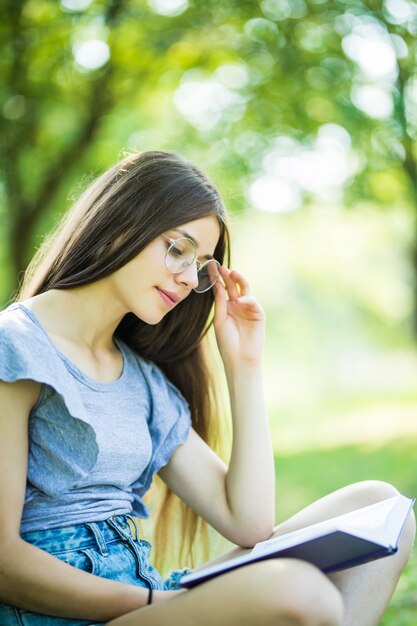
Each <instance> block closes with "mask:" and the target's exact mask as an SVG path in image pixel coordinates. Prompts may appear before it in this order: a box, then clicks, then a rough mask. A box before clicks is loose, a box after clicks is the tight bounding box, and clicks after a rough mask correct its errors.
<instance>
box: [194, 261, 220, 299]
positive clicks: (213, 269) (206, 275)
mask: <svg viewBox="0 0 417 626" xmlns="http://www.w3.org/2000/svg"><path fill="white" fill-rule="evenodd" d="M219 267H220V264H219V263H218V262H217V261H216V260H215V259H213V260H212V261H206V263H204V264H203V265H202V266H201V267H200V269H199V270H198V272H197V277H198V285H197V287H195V289H194V291H196V292H197V293H203V292H204V291H208V290H209V289H210V288H211V287H213V285H214V283H216V282H217V281H218V280H219V278H220V274H219Z"/></svg>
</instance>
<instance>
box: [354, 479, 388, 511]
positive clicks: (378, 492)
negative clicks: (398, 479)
mask: <svg viewBox="0 0 417 626" xmlns="http://www.w3.org/2000/svg"><path fill="white" fill-rule="evenodd" d="M347 489H350V490H351V493H352V495H353V496H354V498H355V506H356V508H359V507H361V506H367V505H368V504H374V503H375V502H380V501H381V500H386V499H387V498H392V497H393V496H398V495H399V491H398V490H397V489H396V488H395V487H394V486H393V485H391V484H390V483H386V482H384V481H382V480H363V481H361V482H358V483H353V484H352V485H350V487H348V488H347Z"/></svg>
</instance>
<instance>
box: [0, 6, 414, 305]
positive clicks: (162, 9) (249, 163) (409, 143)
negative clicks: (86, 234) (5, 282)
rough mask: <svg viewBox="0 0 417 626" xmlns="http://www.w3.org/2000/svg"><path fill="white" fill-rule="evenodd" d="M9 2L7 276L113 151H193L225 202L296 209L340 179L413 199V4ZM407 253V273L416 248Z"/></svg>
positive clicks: (350, 196)
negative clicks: (284, 202) (250, 197)
mask: <svg viewBox="0 0 417 626" xmlns="http://www.w3.org/2000/svg"><path fill="white" fill-rule="evenodd" d="M3 6H4V8H3V12H2V15H3V19H2V21H1V24H0V41H1V47H2V55H1V59H0V77H1V83H0V112H1V113H2V115H1V116H0V132H1V136H2V141H1V148H0V162H1V174H0V175H1V187H0V194H1V202H2V206H3V214H4V216H5V224H6V225H7V228H5V230H4V232H3V233H0V236H2V237H3V242H4V243H3V245H4V246H6V245H7V246H8V248H9V257H10V259H11V266H10V270H9V277H17V276H18V275H19V273H20V272H21V271H22V270H23V269H24V268H25V266H26V263H27V261H28V258H29V257H30V256H31V255H32V252H33V246H34V243H35V241H36V236H37V235H39V234H40V233H41V232H42V231H43V230H45V229H46V228H47V226H48V225H49V222H50V219H51V217H50V216H51V215H53V213H54V211H59V212H61V210H62V205H63V203H66V202H65V200H66V195H67V193H68V189H69V188H71V186H72V185H73V184H74V180H75V179H76V178H77V177H79V176H80V171H91V170H93V171H96V170H97V169H101V168H102V167H104V166H107V165H108V164H109V162H112V161H114V160H115V157H116V156H117V154H118V152H119V151H120V150H121V149H122V148H123V147H132V148H139V149H146V148H149V147H155V146H160V147H165V148H169V149H175V150H177V151H182V152H184V153H186V154H188V155H189V156H190V157H192V158H195V159H197V160H198V162H199V163H201V164H202V166H203V167H205V168H206V169H208V170H209V171H210V172H211V173H212V175H213V177H214V178H215V180H216V181H217V182H218V183H219V185H220V187H221V188H223V189H224V190H225V191H226V195H227V197H228V200H229V203H230V205H231V207H232V209H236V208H242V207H244V206H245V205H246V204H247V199H246V197H245V193H244V192H243V191H242V190H244V189H245V188H246V187H249V185H250V184H251V183H252V182H253V181H254V180H258V182H259V181H260V182H261V183H262V184H261V185H260V187H259V186H258V188H257V189H258V195H259V189H261V190H263V195H264V200H265V196H266V197H267V200H268V202H269V208H270V209H271V208H272V209H273V210H274V208H275V207H274V206H272V207H271V202H272V204H273V203H274V202H276V203H277V207H276V208H277V210H280V207H279V206H278V205H279V202H280V196H282V195H284V196H285V194H287V195H288V193H290V196H289V199H290V208H295V207H296V206H298V205H299V204H300V203H301V202H308V201H309V200H310V199H311V198H313V197H317V195H318V196H319V197H320V193H321V192H320V188H319V185H318V182H319V183H320V184H323V185H324V187H325V188H326V190H327V191H326V193H330V196H329V197H330V198H335V197H337V198H338V202H339V201H340V198H341V196H340V195H339V196H337V194H338V193H339V194H340V193H341V191H342V190H343V192H344V194H345V195H344V199H345V202H346V203H347V204H349V203H350V204H352V205H353V204H355V203H356V202H357V201H358V200H361V199H370V200H372V201H374V202H376V203H377V204H379V205H381V206H384V205H385V206H390V205H394V204H395V205H398V204H401V205H408V206H410V207H411V208H412V209H413V210H414V211H415V210H416V208H417V150H416V137H417V93H416V92H417V70H416V63H415V61H416V52H417V43H416V41H417V40H416V33H417V6H416V4H415V2H413V1H412V0H384V1H381V0H331V1H330V0H262V1H261V2H259V1H257V0H245V1H244V2H242V1H241V0H239V2H238V1H237V0H227V1H226V0H206V2H205V3H203V4H201V3H191V1H190V3H189V2H188V0H149V1H148V3H146V2H145V1H144V0H95V1H94V0H61V1H60V2H59V3H58V2H56V0H26V1H23V0H3ZM323 139H324V140H325V141H324V143H326V141H327V144H326V145H327V147H328V146H329V145H330V144H331V143H332V142H333V144H334V145H335V146H336V148H335V151H334V152H333V153H332V152H330V153H329V152H328V153H327V157H329V154H330V161H331V160H332V159H331V155H332V154H334V155H335V158H334V159H333V163H332V166H333V167H329V158H327V161H326V160H323V159H322V160H320V158H318V157H320V154H319V152H320V149H321V148H320V146H321V147H322V145H323ZM320 141H321V144H320ZM329 142H330V143H329ZM326 149H327V148H326ZM343 150H344V152H343ZM342 152H343V154H344V157H343V158H344V160H343V159H342V160H341V161H340V163H339V161H338V159H339V157H340V155H341V154H342ZM338 155H339V157H338ZM340 158H341V157H340ZM337 163H339V169H337V167H336V169H335V166H336V165H337ZM327 168H329V169H328V171H326V170H327ZM296 175H297V176H296ZM297 177H298V178H297ZM326 178H327V181H326ZM274 181H275V183H276V182H277V181H278V182H279V185H278V186H276V185H275V186H274V184H272V186H271V182H272V183H273V182H274ZM284 183H285V185H284ZM262 185H263V187H262ZM268 185H270V186H268ZM283 185H284V186H283ZM254 189H255V191H256V188H254ZM281 190H282V193H281ZM329 190H330V191H329ZM275 192H276V193H275ZM332 193H333V196H332ZM291 194H292V195H291ZM323 197H325V194H324V196H323ZM291 202H292V203H293V205H292V207H291ZM416 247H417V246H416ZM413 263H414V274H415V276H417V253H414V255H413ZM14 280H15V279H14V278H9V286H10V287H11V288H13V287H14V285H15V283H14V282H13V281H14ZM416 283H417V278H416ZM416 291H417V290H416ZM3 297H4V298H6V297H7V294H6V293H4V294H3ZM416 310H417V307H416Z"/></svg>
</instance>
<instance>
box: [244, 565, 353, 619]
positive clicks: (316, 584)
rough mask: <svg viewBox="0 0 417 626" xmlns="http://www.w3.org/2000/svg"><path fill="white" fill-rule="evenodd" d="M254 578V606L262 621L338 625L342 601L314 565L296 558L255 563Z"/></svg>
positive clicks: (341, 615)
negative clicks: (262, 614) (262, 615)
mask: <svg viewBox="0 0 417 626" xmlns="http://www.w3.org/2000/svg"><path fill="white" fill-rule="evenodd" d="M256 565H257V566H258V572H257V574H256V576H255V578H254V579H252V580H256V581H257V588H256V589H255V590H254V591H255V593H256V594H257V595H258V596H261V597H258V601H257V603H258V606H262V607H263V609H264V611H265V613H266V617H267V619H266V623H268V624H275V623H281V622H283V623H284V624H287V623H288V624H291V625H294V626H339V625H341V624H342V618H343V604H342V598H341V595H340V593H339V591H338V590H337V589H336V587H335V586H334V585H333V584H332V583H331V582H330V580H329V579H328V578H327V577H326V576H325V575H324V574H323V573H322V572H320V571H319V570H318V569H317V568H316V567H314V566H313V565H310V564H309V563H306V562H304V561H300V560H296V559H271V560H268V561H263V562H262V563H257V564H256Z"/></svg>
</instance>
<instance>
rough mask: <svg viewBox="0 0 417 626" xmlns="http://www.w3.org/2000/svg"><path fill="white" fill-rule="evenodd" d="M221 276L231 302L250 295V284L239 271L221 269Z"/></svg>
mask: <svg viewBox="0 0 417 626" xmlns="http://www.w3.org/2000/svg"><path fill="white" fill-rule="evenodd" d="M220 275H221V277H222V279H223V281H224V284H225V287H226V290H227V294H228V296H229V300H232V301H233V300H237V299H238V298H239V297H240V296H247V295H249V293H250V289H249V282H248V281H247V280H246V278H245V277H244V276H243V274H241V273H240V272H238V271H237V270H229V269H228V268H227V267H225V266H222V267H221V268H220Z"/></svg>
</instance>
